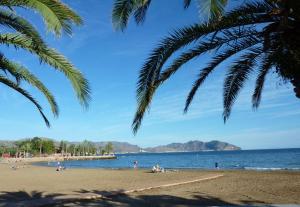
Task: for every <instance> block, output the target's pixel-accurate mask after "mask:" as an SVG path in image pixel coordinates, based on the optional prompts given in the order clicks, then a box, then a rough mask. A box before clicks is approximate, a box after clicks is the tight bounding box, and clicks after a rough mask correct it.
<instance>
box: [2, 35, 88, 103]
mask: <svg viewBox="0 0 300 207" xmlns="http://www.w3.org/2000/svg"><path fill="white" fill-rule="evenodd" d="M0 43H2V44H7V45H13V46H14V47H16V48H22V49H25V50H27V51H29V52H31V53H33V54H36V55H37V56H38V57H39V58H40V60H41V62H45V63H47V64H49V65H50V66H52V67H54V68H55V69H57V70H59V71H60V72H62V73H64V74H65V76H66V77H67V78H68V79H69V80H70V81H71V84H72V86H73V89H74V91H75V92H76V94H77V98H78V99H79V101H80V103H81V104H82V105H83V106H85V107H87V106H88V101H89V99H90V88H89V84H88V81H87V80H86V79H85V78H84V76H83V75H82V74H81V72H80V71H79V70H78V69H76V68H75V67H74V66H73V65H72V64H71V63H70V62H69V61H68V60H67V59H66V58H65V57H64V56H63V55H61V54H59V53H58V52H56V51H55V50H54V49H52V48H47V47H43V48H37V47H35V46H34V45H33V44H32V41H31V40H30V39H28V38H26V36H24V35H22V34H11V33H7V34H0Z"/></svg>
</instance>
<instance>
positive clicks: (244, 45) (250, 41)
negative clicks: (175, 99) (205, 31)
mask: <svg viewBox="0 0 300 207" xmlns="http://www.w3.org/2000/svg"><path fill="white" fill-rule="evenodd" d="M258 43H260V40H259V39H258V38H245V39H243V40H242V41H240V42H238V44H237V45H236V46H235V47H229V48H228V49H226V50H225V51H223V52H221V53H218V54H216V55H215V56H214V57H213V58H212V60H211V61H210V63H209V64H208V66H207V67H205V68H203V69H202V70H201V71H200V73H199V75H198V77H197V80H196V81H195V82H194V84H193V86H192V89H191V90H190V92H189V94H188V96H187V99H186V102H185V107H184V112H185V113H186V112H187V111H188V109H189V107H190V105H191V103H192V101H193V99H194V96H195V94H196V92H197V90H198V89H199V88H200V87H201V85H202V84H203V82H204V81H205V80H206V78H207V77H208V76H209V75H210V74H211V73H212V72H213V71H214V70H215V68H216V67H217V66H218V65H220V64H221V63H222V62H223V61H225V60H227V59H228V58H230V57H232V56H234V55H235V54H237V53H239V52H241V51H243V50H246V49H249V48H251V47H253V46H255V45H257V44H258Z"/></svg>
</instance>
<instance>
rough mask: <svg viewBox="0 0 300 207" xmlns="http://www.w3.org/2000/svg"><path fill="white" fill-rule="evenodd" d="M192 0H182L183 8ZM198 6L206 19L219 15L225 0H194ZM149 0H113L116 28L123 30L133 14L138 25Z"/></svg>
mask: <svg viewBox="0 0 300 207" xmlns="http://www.w3.org/2000/svg"><path fill="white" fill-rule="evenodd" d="M191 2H192V0H184V1H183V6H184V9H187V8H188V7H189V6H190V4H191ZM196 2H197V4H198V7H199V8H200V14H202V15H203V17H205V19H206V20H209V19H215V18H218V17H220V15H221V14H222V13H223V10H224V7H225V5H226V4H227V0H196ZM150 4H151V0H115V3H114V6H113V12H112V22H113V25H114V27H115V28H116V29H117V30H121V31H124V30H125V29H126V27H127V24H128V21H129V18H130V16H131V15H133V16H134V20H135V22H136V23H137V24H138V25H139V24H142V23H143V22H144V20H145V17H146V13H147V10H148V8H149V6H150Z"/></svg>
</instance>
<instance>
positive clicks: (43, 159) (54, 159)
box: [0, 155, 117, 163]
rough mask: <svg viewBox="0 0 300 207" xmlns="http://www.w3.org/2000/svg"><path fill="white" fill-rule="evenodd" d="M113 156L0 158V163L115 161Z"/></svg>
mask: <svg viewBox="0 0 300 207" xmlns="http://www.w3.org/2000/svg"><path fill="white" fill-rule="evenodd" d="M116 158H117V156H115V155H99V156H98V155H97V156H65V157H63V156H48V157H30V158H29V157H28V158H23V157H18V158H15V157H10V158H1V157H0V163H17V162H25V163H35V162H57V161H68V160H103V159H116Z"/></svg>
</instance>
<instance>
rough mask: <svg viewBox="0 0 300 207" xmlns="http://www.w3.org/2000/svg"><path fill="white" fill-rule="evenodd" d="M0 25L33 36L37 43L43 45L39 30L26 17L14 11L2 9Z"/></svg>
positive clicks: (0, 11)
mask: <svg viewBox="0 0 300 207" xmlns="http://www.w3.org/2000/svg"><path fill="white" fill-rule="evenodd" d="M0 25H2V26H6V27H8V28H11V29H13V30H15V31H17V32H19V33H21V34H24V35H26V36H27V37H28V38H31V39H32V41H34V42H35V43H36V45H37V46H38V45H43V44H44V43H43V40H42V38H41V36H40V35H39V33H38V31H37V30H36V29H35V28H34V27H33V26H32V25H31V24H30V23H29V22H28V21H27V20H25V19H23V18H22V17H20V16H16V15H15V14H14V13H12V12H9V11H5V10H3V9H0Z"/></svg>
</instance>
